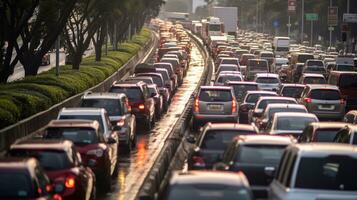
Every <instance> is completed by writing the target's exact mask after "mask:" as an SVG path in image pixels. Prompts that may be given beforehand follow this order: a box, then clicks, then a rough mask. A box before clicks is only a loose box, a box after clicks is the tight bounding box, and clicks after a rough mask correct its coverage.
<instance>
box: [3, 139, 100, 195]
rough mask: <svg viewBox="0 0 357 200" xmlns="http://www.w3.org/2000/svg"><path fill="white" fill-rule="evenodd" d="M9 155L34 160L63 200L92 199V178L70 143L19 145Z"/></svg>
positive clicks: (48, 142) (30, 143) (53, 141)
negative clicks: (38, 163)
mask: <svg viewBox="0 0 357 200" xmlns="http://www.w3.org/2000/svg"><path fill="white" fill-rule="evenodd" d="M8 155H9V156H11V157H19V158H28V157H34V158H36V159H37V160H38V161H39V162H40V165H41V166H42V167H43V169H44V170H45V173H46V174H47V176H48V177H49V178H50V180H51V182H52V183H53V184H55V185H56V191H57V194H58V195H60V196H61V197H62V198H63V199H73V200H74V199H93V198H94V197H95V192H96V189H95V184H96V183H95V175H94V173H93V171H92V170H91V169H90V168H88V167H85V166H84V165H83V164H82V160H81V156H80V154H79V152H78V151H77V150H76V148H75V146H74V144H73V143H72V142H71V141H68V140H64V141H58V140H27V141H22V142H19V143H16V144H13V145H11V146H10V149H9V151H8Z"/></svg>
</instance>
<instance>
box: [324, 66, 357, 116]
mask: <svg viewBox="0 0 357 200" xmlns="http://www.w3.org/2000/svg"><path fill="white" fill-rule="evenodd" d="M328 84H331V85H336V86H337V87H338V88H339V89H340V92H341V95H342V96H343V97H344V98H345V99H346V110H347V111H350V110H354V109H357V72H338V71H332V72H331V73H330V75H329V79H328Z"/></svg>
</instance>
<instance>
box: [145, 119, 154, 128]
mask: <svg viewBox="0 0 357 200" xmlns="http://www.w3.org/2000/svg"><path fill="white" fill-rule="evenodd" d="M145 128H146V130H147V131H150V130H151V128H152V122H151V120H150V117H149V118H148V119H147V120H146V122H145Z"/></svg>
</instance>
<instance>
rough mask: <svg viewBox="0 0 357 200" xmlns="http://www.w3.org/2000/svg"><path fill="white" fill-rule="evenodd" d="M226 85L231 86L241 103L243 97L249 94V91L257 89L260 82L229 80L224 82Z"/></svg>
mask: <svg viewBox="0 0 357 200" xmlns="http://www.w3.org/2000/svg"><path fill="white" fill-rule="evenodd" d="M224 85H225V86H231V87H232V88H233V91H234V95H235V97H236V99H237V101H238V103H241V102H242V101H243V98H244V97H245V95H246V94H247V92H248V91H257V90H259V89H258V84H257V83H254V82H247V81H227V82H225V84H224Z"/></svg>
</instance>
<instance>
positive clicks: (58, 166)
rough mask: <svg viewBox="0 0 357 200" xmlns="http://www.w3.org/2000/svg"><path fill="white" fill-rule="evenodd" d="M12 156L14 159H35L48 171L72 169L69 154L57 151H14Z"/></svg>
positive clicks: (11, 153)
mask: <svg viewBox="0 0 357 200" xmlns="http://www.w3.org/2000/svg"><path fill="white" fill-rule="evenodd" d="M10 155H11V156H14V157H26V158H27V157H34V158H36V159H37V160H38V161H39V162H40V164H41V166H42V167H43V168H44V169H45V170H46V171H54V170H62V169H68V168H71V167H72V163H71V162H70V161H69V158H68V156H67V153H66V152H64V151H55V150H36V149H12V150H10Z"/></svg>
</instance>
